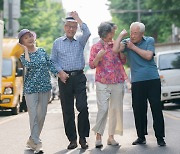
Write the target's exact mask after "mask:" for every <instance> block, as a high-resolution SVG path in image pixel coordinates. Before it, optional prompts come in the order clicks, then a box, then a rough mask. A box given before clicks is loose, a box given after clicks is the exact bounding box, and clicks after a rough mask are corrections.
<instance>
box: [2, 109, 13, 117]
mask: <svg viewBox="0 0 180 154" xmlns="http://www.w3.org/2000/svg"><path fill="white" fill-rule="evenodd" d="M0 116H2V117H3V116H12V112H11V111H10V110H9V111H8V110H6V111H0Z"/></svg>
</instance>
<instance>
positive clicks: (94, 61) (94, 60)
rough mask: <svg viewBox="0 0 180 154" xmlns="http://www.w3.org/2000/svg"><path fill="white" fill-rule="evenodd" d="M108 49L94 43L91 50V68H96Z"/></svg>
mask: <svg viewBox="0 0 180 154" xmlns="http://www.w3.org/2000/svg"><path fill="white" fill-rule="evenodd" d="M105 53H106V51H105V50H104V49H97V48H96V45H93V46H92V48H91V51H90V57H89V66H90V68H92V69H93V68H96V67H97V65H98V64H99V62H100V61H101V60H102V58H103V56H104V55H105Z"/></svg>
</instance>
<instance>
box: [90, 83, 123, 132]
mask: <svg viewBox="0 0 180 154" xmlns="http://www.w3.org/2000/svg"><path fill="white" fill-rule="evenodd" d="M96 96H97V107H98V113H97V118H96V124H95V126H94V127H93V129H92V130H93V131H94V132H95V133H99V134H101V135H103V133H104V130H105V126H106V122H107V117H109V127H108V134H109V135H114V134H119V135H122V134H123V97H124V83H118V84H102V83H100V82H96Z"/></svg>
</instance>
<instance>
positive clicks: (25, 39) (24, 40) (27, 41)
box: [21, 33, 35, 46]
mask: <svg viewBox="0 0 180 154" xmlns="http://www.w3.org/2000/svg"><path fill="white" fill-rule="evenodd" d="M21 44H23V45H25V46H32V45H34V44H35V38H34V35H33V34H32V33H26V34H24V35H23V36H22V37H21Z"/></svg>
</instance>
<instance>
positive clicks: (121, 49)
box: [119, 42, 126, 51]
mask: <svg viewBox="0 0 180 154" xmlns="http://www.w3.org/2000/svg"><path fill="white" fill-rule="evenodd" d="M125 46H126V45H125V44H124V43H122V42H120V46H119V51H123V50H124V48H125Z"/></svg>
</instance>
